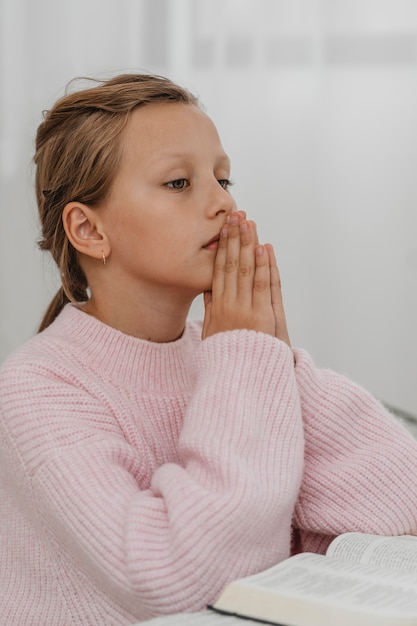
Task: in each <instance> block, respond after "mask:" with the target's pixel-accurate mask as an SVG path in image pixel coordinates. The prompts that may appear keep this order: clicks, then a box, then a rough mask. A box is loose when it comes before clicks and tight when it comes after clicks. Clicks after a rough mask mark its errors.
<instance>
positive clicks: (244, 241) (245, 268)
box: [238, 221, 255, 306]
mask: <svg viewBox="0 0 417 626" xmlns="http://www.w3.org/2000/svg"><path fill="white" fill-rule="evenodd" d="M254 274H255V233H254V230H253V226H252V223H251V222H246V221H243V222H241V223H240V256H239V276H238V299H239V303H240V305H241V306H252V297H253V278H254Z"/></svg>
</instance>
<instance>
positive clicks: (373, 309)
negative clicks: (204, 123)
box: [0, 0, 417, 414]
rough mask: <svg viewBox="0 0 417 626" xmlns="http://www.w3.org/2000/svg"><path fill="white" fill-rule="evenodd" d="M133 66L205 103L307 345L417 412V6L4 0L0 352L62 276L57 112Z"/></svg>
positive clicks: (359, 0) (0, 14)
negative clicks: (58, 102)
mask: <svg viewBox="0 0 417 626" xmlns="http://www.w3.org/2000/svg"><path fill="white" fill-rule="evenodd" d="M126 70H149V71H152V72H158V73H161V74H166V75H168V76H170V77H171V78H173V79H174V80H176V81H178V82H180V83H181V84H183V85H185V86H186V87H188V88H190V89H191V90H192V91H194V92H195V93H196V94H197V95H198V96H199V97H200V98H201V100H202V101H203V103H204V104H205V107H206V110H207V112H208V113H209V115H210V116H211V117H212V118H213V119H214V121H215V123H216V124H217V126H218V128H219V131H220V134H221V136H222V139H223V144H224V147H225V149H226V150H227V152H228V153H229V155H230V156H231V159H232V165H233V171H232V178H233V180H234V182H235V186H234V187H233V190H232V192H233V193H234V195H235V197H236V198H237V201H238V204H239V206H240V208H243V209H245V210H246V211H247V212H248V214H249V215H251V216H253V217H254V218H255V219H256V220H257V222H258V225H259V231H260V236H261V239H262V240H263V241H271V242H272V243H273V244H274V246H275V249H276V251H277V256H278V261H279V265H280V268H281V274H282V281H283V289H284V297H285V303H286V309H287V317H288V322H289V327H290V334H291V338H292V342H293V344H294V345H297V346H302V347H305V348H306V349H308V350H309V351H310V352H311V353H312V355H313V357H314V359H315V361H316V363H317V364H318V365H319V366H323V367H331V368H332V369H335V370H337V371H340V372H342V373H345V374H347V375H349V376H350V377H352V378H354V379H355V380H356V381H358V382H359V383H360V384H362V385H363V386H365V387H367V388H368V389H369V390H370V391H372V392H373V393H374V394H375V395H377V396H378V397H379V398H381V399H383V400H385V401H387V402H389V403H391V404H393V405H395V406H397V407H400V408H402V409H405V410H407V411H410V412H412V413H415V414H417V390H416V387H417V385H416V383H417V331H416V320H417V210H416V200H417V80H416V79H417V2H415V0H71V2H60V1H59V0H36V2H34V1H33V0H0V191H1V194H0V198H1V206H0V298H1V301H0V304H1V306H0V361H3V360H4V358H5V357H6V356H7V355H8V354H9V353H10V351H11V350H12V349H13V348H14V347H16V346H17V345H18V344H20V343H22V342H23V341H24V340H26V339H27V338H28V337H30V336H31V335H32V334H33V333H34V332H36V328H37V325H38V323H39V321H40V318H41V315H42V312H43V310H44V309H45V308H46V305H47V303H48V302H49V300H50V298H51V297H52V295H53V294H54V292H55V290H56V287H57V276H56V272H55V268H54V267H53V264H52V262H51V261H50V260H49V259H48V257H47V256H42V255H41V253H40V252H39V251H38V250H37V249H36V239H37V237H38V226H37V216H36V206H35V202H34V195H33V190H32V184H33V183H32V179H33V170H32V165H31V159H32V151H33V139H34V133H35V130H36V127H37V125H38V124H39V123H40V121H41V111H42V110H43V109H46V108H48V107H49V106H50V105H51V104H52V102H53V101H54V100H55V99H56V98H57V97H58V96H60V95H62V93H63V91H64V89H65V86H66V84H67V83H68V82H69V81H70V80H71V79H72V78H74V77H76V76H108V75H109V74H114V73H119V72H122V71H126ZM192 315H193V316H201V315H202V305H201V301H197V302H196V304H195V306H193V310H192Z"/></svg>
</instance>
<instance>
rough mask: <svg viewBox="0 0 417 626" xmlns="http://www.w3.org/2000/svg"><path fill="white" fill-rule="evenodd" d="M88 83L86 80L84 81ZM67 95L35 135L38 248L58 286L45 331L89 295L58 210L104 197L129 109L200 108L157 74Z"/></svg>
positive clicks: (126, 76) (42, 326)
mask: <svg viewBox="0 0 417 626" xmlns="http://www.w3.org/2000/svg"><path fill="white" fill-rule="evenodd" d="M90 80H91V79H90ZM95 83H96V84H95V85H94V86H93V87H90V88H86V89H83V90H81V91H75V92H73V93H68V94H67V95H65V96H64V97H63V98H61V99H60V100H58V101H57V102H56V104H55V105H54V106H53V107H52V108H51V109H50V110H49V111H47V112H46V114H45V117H44V120H43V122H42V123H41V124H40V126H39V128H38V130H37V134H36V151H35V156H34V162H35V165H36V178H35V186H36V199H37V204H38V210H39V219H40V223H41V235H42V237H41V239H40V241H39V242H38V243H39V247H40V248H41V250H49V251H50V252H51V254H52V257H53V259H54V261H55V263H56V264H57V266H58V268H59V271H60V276H61V282H62V286H61V288H60V289H59V291H58V293H57V294H56V295H55V297H54V299H53V300H52V302H51V303H50V305H49V307H48V309H47V311H46V312H45V314H44V317H43V319H42V322H41V324H40V327H39V331H41V330H44V329H45V328H46V327H47V326H49V324H51V323H52V322H53V320H54V319H55V318H56V317H57V315H58V314H59V313H60V311H61V310H62V308H63V307H64V306H65V304H66V303H68V302H81V301H85V300H87V298H88V296H87V287H88V284H87V279H86V276H85V274H84V272H83V270H82V268H81V266H80V264H79V261H78V256H77V252H76V250H75V249H74V248H73V247H72V245H71V244H70V242H69V241H68V238H67V236H66V233H65V230H64V227H63V222H62V212H63V209H64V207H65V205H66V204H68V202H71V201H76V202H82V203H84V204H87V205H89V206H95V205H97V204H98V203H100V202H102V201H103V200H104V199H105V198H106V196H107V195H108V193H109V191H110V188H111V185H112V182H113V180H114V177H115V174H116V172H117V169H118V166H119V162H120V157H121V150H122V139H123V135H124V131H125V128H126V125H127V123H128V121H129V118H130V115H131V113H132V111H133V110H134V109H136V108H138V107H140V106H144V105H146V104H151V103H156V102H166V103H169V102H181V103H184V104H192V105H198V104H199V103H198V100H197V98H196V97H195V96H194V95H193V94H191V93H190V92H189V91H187V90H186V89H184V88H182V87H180V86H178V85H176V84H175V83H173V82H172V81H170V80H169V79H167V78H164V77H162V76H154V75H151V74H122V75H119V76H116V77H114V78H111V79H109V80H105V81H95Z"/></svg>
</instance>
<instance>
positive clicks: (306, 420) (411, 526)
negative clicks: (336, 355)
mask: <svg viewBox="0 0 417 626" xmlns="http://www.w3.org/2000/svg"><path fill="white" fill-rule="evenodd" d="M295 356H296V378H297V385H298V389H299V393H300V399H301V406H302V416H303V424H304V433H305V470H304V477H303V482H302V486H301V489H300V493H299V498H298V502H297V506H296V511H295V525H296V526H298V527H299V528H300V529H302V530H303V531H308V532H313V533H318V534H325V535H337V534H340V533H341V532H346V531H349V530H359V531H367V532H374V533H380V534H403V533H416V532H417V487H416V485H417V442H416V441H415V440H414V439H413V438H412V437H411V435H410V434H409V433H408V432H407V431H406V430H405V429H404V428H403V426H402V425H401V424H399V423H398V421H396V420H395V418H393V417H392V416H391V415H389V414H388V413H387V411H386V410H385V409H384V408H383V406H382V405H381V404H380V403H379V402H377V401H376V400H375V398H373V397H372V396H371V394H369V393H368V392H366V391H365V390H364V389H362V388H361V387H359V386H358V385H356V384H354V383H352V382H351V381H350V380H348V379H347V378H345V377H343V376H340V375H339V374H336V373H334V372H331V371H328V370H321V371H320V370H317V369H316V368H315V367H314V365H313V363H312V361H311V358H310V357H309V356H308V355H307V353H305V352H304V351H301V350H296V351H295Z"/></svg>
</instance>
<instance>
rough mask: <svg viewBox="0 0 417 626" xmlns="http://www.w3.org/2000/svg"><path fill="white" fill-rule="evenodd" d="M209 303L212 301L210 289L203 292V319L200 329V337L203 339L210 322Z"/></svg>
mask: <svg viewBox="0 0 417 626" xmlns="http://www.w3.org/2000/svg"><path fill="white" fill-rule="evenodd" d="M211 303H212V294H211V291H205V292H204V309H205V314H204V321H203V329H202V331H201V338H202V339H204V338H205V337H206V336H207V329H208V325H209V323H210V311H211Z"/></svg>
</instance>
